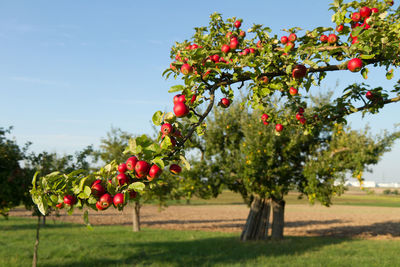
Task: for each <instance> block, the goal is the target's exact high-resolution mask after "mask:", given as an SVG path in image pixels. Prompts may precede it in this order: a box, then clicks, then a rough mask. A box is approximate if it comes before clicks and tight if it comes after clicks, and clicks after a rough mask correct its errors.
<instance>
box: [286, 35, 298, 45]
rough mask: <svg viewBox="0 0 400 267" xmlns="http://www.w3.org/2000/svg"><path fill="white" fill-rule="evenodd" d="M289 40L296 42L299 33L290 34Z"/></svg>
mask: <svg viewBox="0 0 400 267" xmlns="http://www.w3.org/2000/svg"><path fill="white" fill-rule="evenodd" d="M288 40H289V42H292V43H294V42H295V41H296V40H297V35H296V34H295V33H291V34H289V38H288Z"/></svg>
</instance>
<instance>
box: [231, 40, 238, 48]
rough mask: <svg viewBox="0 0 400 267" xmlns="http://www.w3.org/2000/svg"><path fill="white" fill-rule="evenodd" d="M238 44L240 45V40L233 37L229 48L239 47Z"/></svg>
mask: <svg viewBox="0 0 400 267" xmlns="http://www.w3.org/2000/svg"><path fill="white" fill-rule="evenodd" d="M238 46H239V41H238V40H237V39H232V40H231V42H230V44H229V48H230V49H232V50H235V49H236V48H238Z"/></svg>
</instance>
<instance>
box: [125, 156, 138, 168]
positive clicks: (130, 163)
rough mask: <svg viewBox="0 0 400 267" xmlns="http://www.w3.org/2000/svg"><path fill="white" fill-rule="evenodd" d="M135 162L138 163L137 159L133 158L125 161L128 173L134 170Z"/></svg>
mask: <svg viewBox="0 0 400 267" xmlns="http://www.w3.org/2000/svg"><path fill="white" fill-rule="evenodd" d="M136 162H138V158H137V157H135V156H132V157H130V158H129V159H127V160H126V168H127V169H128V170H130V171H133V170H134V169H135V165H136Z"/></svg>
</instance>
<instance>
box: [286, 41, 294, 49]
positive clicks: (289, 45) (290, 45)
mask: <svg viewBox="0 0 400 267" xmlns="http://www.w3.org/2000/svg"><path fill="white" fill-rule="evenodd" d="M286 46H287V47H289V50H293V49H294V43H292V42H287V44H286Z"/></svg>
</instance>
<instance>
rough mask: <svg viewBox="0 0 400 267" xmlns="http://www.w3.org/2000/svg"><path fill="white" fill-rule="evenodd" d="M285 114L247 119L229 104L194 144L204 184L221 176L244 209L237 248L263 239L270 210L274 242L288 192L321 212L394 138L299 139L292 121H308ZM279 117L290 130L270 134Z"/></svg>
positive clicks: (318, 133)
mask: <svg viewBox="0 0 400 267" xmlns="http://www.w3.org/2000/svg"><path fill="white" fill-rule="evenodd" d="M325 99H326V97H325ZM316 100H318V101H317V102H319V106H321V105H323V104H324V102H326V101H321V97H319V98H317V99H316ZM277 106H278V105H277ZM315 108H318V106H314V107H309V108H308V112H311V113H312V112H313V109H315ZM290 113H292V112H291V111H290V110H288V109H285V108H282V107H280V108H270V109H268V110H267V113H261V112H260V111H252V112H251V111H250V110H249V109H247V108H245V107H244V106H241V105H239V104H234V105H232V106H231V108H230V109H229V110H221V109H219V110H218V109H217V110H215V112H214V113H213V116H211V117H209V118H208V120H207V124H208V127H207V132H206V133H205V134H204V136H203V138H202V139H203V145H204V147H205V157H204V161H205V163H206V164H205V165H206V166H208V169H209V170H210V177H219V176H222V178H223V179H222V180H223V181H224V184H225V185H226V186H227V187H228V188H229V189H231V190H233V191H235V192H239V193H240V194H241V195H242V197H243V199H244V200H245V202H247V203H248V204H249V205H251V208H250V212H249V216H248V218H247V222H246V225H245V227H244V229H243V232H242V235H241V239H242V240H257V239H261V240H265V239H267V236H268V228H269V218H270V213H271V212H270V210H271V206H272V213H273V216H272V217H273V220H272V234H271V237H272V238H273V239H282V238H283V230H284V209H285V200H284V197H285V196H286V195H287V194H288V192H289V190H296V191H297V192H299V193H300V194H301V195H305V196H307V197H308V199H309V201H310V202H311V203H313V202H314V201H315V200H318V201H319V202H321V203H322V204H323V205H326V206H329V205H330V204H331V200H332V197H333V196H335V195H340V194H341V193H343V190H344V181H345V178H346V175H347V174H348V173H351V174H352V175H353V177H355V178H359V179H361V178H362V176H361V174H362V172H363V171H364V170H365V169H366V167H367V165H369V164H375V163H377V161H378V160H379V158H380V156H382V154H383V153H384V152H386V151H389V150H390V147H391V145H393V142H394V141H395V140H396V139H397V138H399V137H400V132H395V133H393V134H385V135H383V136H379V137H372V136H371V135H370V134H369V133H368V131H367V130H365V131H362V132H357V131H353V130H351V129H350V128H347V127H345V128H343V126H342V125H338V124H320V125H319V127H314V129H313V131H312V132H310V133H309V134H304V133H303V131H302V129H301V128H299V127H297V126H296V123H295V122H294V121H296V120H297V121H298V122H297V124H302V119H303V118H305V117H309V114H308V113H307V112H304V113H300V112H297V113H292V114H290ZM285 114H286V115H287V116H288V117H292V118H293V123H292V124H289V125H287V126H286V127H285V130H284V131H281V132H279V134H277V133H276V131H277V130H276V129H273V128H272V127H270V125H269V117H273V116H284V115H285Z"/></svg>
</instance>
